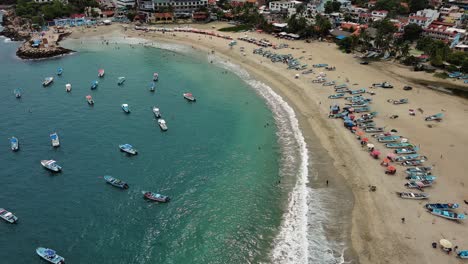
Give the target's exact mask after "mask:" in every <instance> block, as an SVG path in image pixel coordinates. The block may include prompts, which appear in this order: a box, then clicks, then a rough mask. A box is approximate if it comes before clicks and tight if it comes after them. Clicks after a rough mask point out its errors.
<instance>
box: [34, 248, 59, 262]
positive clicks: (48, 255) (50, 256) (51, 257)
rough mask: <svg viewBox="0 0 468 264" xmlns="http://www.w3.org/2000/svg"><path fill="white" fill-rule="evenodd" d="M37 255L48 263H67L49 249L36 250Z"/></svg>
mask: <svg viewBox="0 0 468 264" xmlns="http://www.w3.org/2000/svg"><path fill="white" fill-rule="evenodd" d="M36 253H37V254H38V255H39V256H40V257H41V258H42V259H44V260H46V261H47V262H50V263H53V264H63V263H65V259H64V258H63V257H61V256H59V255H57V253H56V252H55V251H54V250H52V249H49V248H43V247H38V248H37V249H36Z"/></svg>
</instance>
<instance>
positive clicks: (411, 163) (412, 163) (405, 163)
mask: <svg viewBox="0 0 468 264" xmlns="http://www.w3.org/2000/svg"><path fill="white" fill-rule="evenodd" d="M425 161H426V160H425V159H421V160H405V161H403V162H402V163H401V165H403V166H408V167H409V166H419V165H421V164H423V163H424V162H425Z"/></svg>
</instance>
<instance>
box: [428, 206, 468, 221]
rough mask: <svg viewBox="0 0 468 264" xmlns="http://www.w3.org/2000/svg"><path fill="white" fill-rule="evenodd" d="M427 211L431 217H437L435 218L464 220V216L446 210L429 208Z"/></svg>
mask: <svg viewBox="0 0 468 264" xmlns="http://www.w3.org/2000/svg"><path fill="white" fill-rule="evenodd" d="M428 210H429V212H430V213H431V214H433V215H437V216H440V217H443V218H447V219H450V220H464V219H465V215H464V214H457V213H455V212H452V211H448V210H441V209H433V208H430V209H428Z"/></svg>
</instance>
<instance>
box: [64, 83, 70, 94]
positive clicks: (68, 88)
mask: <svg viewBox="0 0 468 264" xmlns="http://www.w3.org/2000/svg"><path fill="white" fill-rule="evenodd" d="M71 89H72V86H71V84H69V83H67V84H65V91H67V92H68V93H69V92H71Z"/></svg>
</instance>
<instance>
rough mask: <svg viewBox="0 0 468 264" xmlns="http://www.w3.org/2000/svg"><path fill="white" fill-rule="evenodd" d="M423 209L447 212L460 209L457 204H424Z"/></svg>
mask: <svg viewBox="0 0 468 264" xmlns="http://www.w3.org/2000/svg"><path fill="white" fill-rule="evenodd" d="M424 207H426V209H441V210H448V209H457V208H458V207H460V205H459V204H457V203H433V204H426V205H425V206H424Z"/></svg>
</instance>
